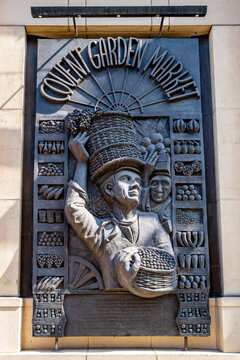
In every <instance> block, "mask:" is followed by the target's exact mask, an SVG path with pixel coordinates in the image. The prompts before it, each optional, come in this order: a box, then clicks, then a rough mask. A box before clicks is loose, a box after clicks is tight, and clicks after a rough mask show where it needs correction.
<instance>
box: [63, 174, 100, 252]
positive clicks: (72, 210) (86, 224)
mask: <svg viewBox="0 0 240 360" xmlns="http://www.w3.org/2000/svg"><path fill="white" fill-rule="evenodd" d="M87 202H88V196H87V193H86V192H85V191H84V190H83V189H82V188H81V187H80V186H79V185H78V184H77V183H76V182H74V181H70V182H69V185H68V192H67V199H66V205H65V213H66V217H67V220H68V222H69V224H70V225H71V226H72V228H73V230H74V231H75V233H76V234H77V235H78V236H79V238H80V239H81V240H83V241H84V242H85V243H86V245H87V246H88V247H89V249H90V250H92V251H94V252H97V250H98V249H99V247H100V246H101V237H100V234H99V228H100V226H101V221H100V220H99V219H97V218H96V217H94V216H93V215H92V214H91V213H90V212H89V211H88V210H87V209H86V205H87Z"/></svg>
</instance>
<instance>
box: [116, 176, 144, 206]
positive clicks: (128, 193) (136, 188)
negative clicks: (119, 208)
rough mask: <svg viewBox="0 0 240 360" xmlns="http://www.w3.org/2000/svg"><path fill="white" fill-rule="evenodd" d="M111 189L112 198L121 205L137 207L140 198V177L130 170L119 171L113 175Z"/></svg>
mask: <svg viewBox="0 0 240 360" xmlns="http://www.w3.org/2000/svg"><path fill="white" fill-rule="evenodd" d="M114 177H115V183H114V186H113V188H112V191H113V195H114V198H115V199H117V200H118V202H119V203H120V204H122V205H130V204H132V205H134V206H137V205H138V203H139V197H140V183H141V178H140V176H139V175H138V174H137V173H135V172H134V171H131V170H120V171H118V172H117V173H116V174H115V176H114Z"/></svg>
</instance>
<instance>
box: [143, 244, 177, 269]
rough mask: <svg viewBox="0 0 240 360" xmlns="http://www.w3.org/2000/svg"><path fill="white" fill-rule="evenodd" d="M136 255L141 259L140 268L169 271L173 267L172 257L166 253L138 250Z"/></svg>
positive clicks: (151, 249) (155, 250)
mask: <svg viewBox="0 0 240 360" xmlns="http://www.w3.org/2000/svg"><path fill="white" fill-rule="evenodd" d="M138 254H139V256H140V259H141V267H142V268H145V269H148V270H150V269H154V270H171V269H174V267H175V260H174V258H173V256H171V255H170V254H168V253H167V252H166V251H162V250H158V249H154V248H144V247H142V248H139V249H138Z"/></svg>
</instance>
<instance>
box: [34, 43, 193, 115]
mask: <svg viewBox="0 0 240 360" xmlns="http://www.w3.org/2000/svg"><path fill="white" fill-rule="evenodd" d="M101 73H102V74H101ZM100 74H101V75H100ZM40 91H41V94H42V95H43V96H44V97H45V98H46V99H47V100H50V101H53V102H58V103H66V102H68V103H73V104H76V105H77V106H80V107H82V106H84V107H86V106H87V107H89V108H90V109H93V110H95V111H96V110H102V111H121V112H126V113H134V112H136V111H137V112H140V113H144V112H145V110H147V109H148V108H149V107H151V106H154V105H156V104H160V103H163V102H173V101H178V100H182V99H185V98H191V97H196V98H198V97H199V90H198V87H197V84H196V81H195V80H194V78H193V77H192V75H191V74H190V73H189V71H187V70H186V69H185V68H184V65H183V63H182V61H179V60H178V59H177V58H176V57H175V56H174V54H171V53H170V52H169V51H168V50H166V49H164V48H162V47H161V46H158V47H154V48H153V47H152V42H151V40H141V39H135V38H130V39H129V40H127V39H123V38H121V37H118V38H117V39H113V38H107V39H102V38H101V39H100V40H98V41H90V42H89V44H88V46H87V47H86V48H84V49H81V48H76V49H74V50H72V51H70V52H69V53H68V54H67V55H66V56H65V57H63V58H62V59H61V60H60V61H59V62H58V63H57V64H56V65H55V66H54V67H53V68H52V69H51V71H50V72H49V73H48V75H47V76H46V77H45V78H44V79H43V83H42V85H41V88H40Z"/></svg>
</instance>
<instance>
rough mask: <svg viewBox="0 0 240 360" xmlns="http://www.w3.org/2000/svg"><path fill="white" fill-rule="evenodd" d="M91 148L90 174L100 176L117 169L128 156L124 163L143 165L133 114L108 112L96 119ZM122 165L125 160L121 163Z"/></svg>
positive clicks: (89, 142) (90, 131)
mask: <svg viewBox="0 0 240 360" xmlns="http://www.w3.org/2000/svg"><path fill="white" fill-rule="evenodd" d="M88 135H89V139H88V142H87V148H88V151H89V154H90V159H89V160H90V169H89V170H90V175H91V178H92V180H93V181H94V180H95V179H96V177H98V176H100V175H101V174H103V173H106V172H107V171H108V170H109V169H111V170H112V169H114V167H117V166H119V165H120V162H121V161H120V160H121V159H124V166H136V167H139V165H142V159H141V153H140V150H139V145H138V141H137V136H136V130H135V127H134V124H133V121H132V118H131V116H130V115H127V114H121V113H120V114H119V113H104V114H101V115H100V116H96V117H95V118H93V119H92V122H91V127H90V129H89V131H88ZM121 166H122V164H121Z"/></svg>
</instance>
